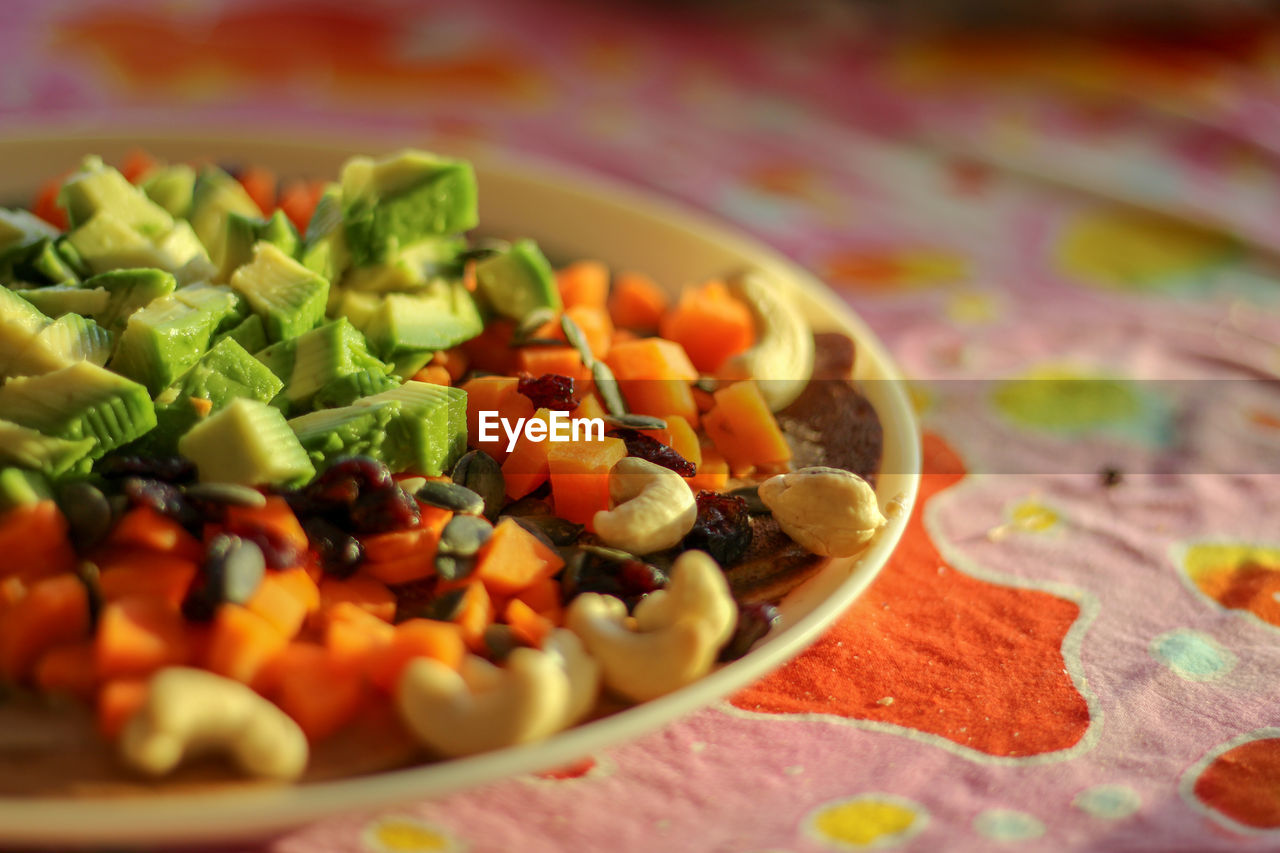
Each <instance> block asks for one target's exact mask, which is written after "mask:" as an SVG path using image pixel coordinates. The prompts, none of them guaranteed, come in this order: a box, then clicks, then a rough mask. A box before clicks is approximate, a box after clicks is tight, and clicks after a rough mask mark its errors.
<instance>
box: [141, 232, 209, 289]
mask: <svg viewBox="0 0 1280 853" xmlns="http://www.w3.org/2000/svg"><path fill="white" fill-rule="evenodd" d="M156 254H157V257H159V258H160V264H161V266H162V268H163V269H167V270H171V271H172V272H173V275H174V277H175V278H177V280H178V285H179V286H181V285H184V284H191V283H192V282H197V281H209V280H211V279H213V277H214V276H215V275H217V272H218V268H217V267H215V266H214V265H213V262H212V261H210V260H209V255H208V253H207V252H206V251H205V248H204V244H203V243H201V242H200V239H199V238H198V237H196V232H195V230H194V229H192V227H191V223H190V222H186V221H185V220H184V221H180V222H178V224H177V225H174V226H173V230H172V231H170V232H169V233H168V234H166V235H165V236H164V237H163V238H162V239H161V240H160V241H159V242H157V243H156Z"/></svg>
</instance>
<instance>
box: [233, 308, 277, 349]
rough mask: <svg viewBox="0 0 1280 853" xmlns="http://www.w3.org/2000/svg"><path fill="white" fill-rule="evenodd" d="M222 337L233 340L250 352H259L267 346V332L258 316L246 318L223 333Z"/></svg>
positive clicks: (251, 315) (252, 315)
mask: <svg viewBox="0 0 1280 853" xmlns="http://www.w3.org/2000/svg"><path fill="white" fill-rule="evenodd" d="M222 337H225V338H231V339H232V340H234V341H235V342H236V343H238V344H240V346H242V347H244V348H245V349H246V350H248V351H249V352H257V351H258V350H260V349H263V348H264V347H265V346H266V345H267V330H266V328H265V327H264V326H263V325H262V318H261V317H259V316H258V315H257V314H250V315H249V316H248V317H245V318H244V319H243V320H241V321H240V323H239V324H238V325H236V326H234V327H233V328H231V329H228V330H227V331H225V332H223V333H222Z"/></svg>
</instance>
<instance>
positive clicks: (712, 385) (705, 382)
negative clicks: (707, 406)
mask: <svg viewBox="0 0 1280 853" xmlns="http://www.w3.org/2000/svg"><path fill="white" fill-rule="evenodd" d="M718 385H719V383H718V382H716V379H715V377H714V376H699V377H698V378H697V380H695V381H694V383H693V387H694V388H697V389H698V390H699V391H706V392H707V393H708V394H710V393H712V392H714V391H715V390H716V388H717V387H718Z"/></svg>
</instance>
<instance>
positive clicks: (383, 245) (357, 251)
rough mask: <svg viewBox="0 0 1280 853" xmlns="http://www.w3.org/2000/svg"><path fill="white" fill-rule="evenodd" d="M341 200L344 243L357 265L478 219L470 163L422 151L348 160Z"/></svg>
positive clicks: (465, 227)
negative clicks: (376, 158) (378, 157)
mask: <svg viewBox="0 0 1280 853" xmlns="http://www.w3.org/2000/svg"><path fill="white" fill-rule="evenodd" d="M342 201H343V221H344V223H345V227H346V236H347V246H348V248H349V250H350V252H351V260H352V264H353V265H354V266H357V267H360V266H368V265H370V264H375V263H380V262H382V261H385V260H387V259H388V258H390V257H392V256H394V255H395V254H396V253H397V252H398V251H399V250H400V249H401V248H403V247H405V246H409V245H411V244H413V243H416V242H418V241H419V240H421V239H422V238H424V237H430V236H441V235H445V234H457V233H459V232H461V231H467V230H469V229H471V228H474V227H476V224H477V222H478V221H479V214H478V210H477V206H476V177H475V172H474V170H473V169H472V168H471V164H470V163H467V162H465V161H463V160H454V159H451V158H448V157H440V156H438V155H435V154H428V153H426V152H424V151H409V150H406V151H401V152H399V153H397V154H394V155H392V156H391V157H388V158H386V159H384V160H378V161H374V160H372V159H370V158H368V157H353V158H352V159H350V160H348V161H347V163H346V165H344V166H343V168H342Z"/></svg>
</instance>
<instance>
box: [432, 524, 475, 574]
mask: <svg viewBox="0 0 1280 853" xmlns="http://www.w3.org/2000/svg"><path fill="white" fill-rule="evenodd" d="M462 517H463V518H467V516H462ZM435 569H436V574H437V575H439V576H440V579H441V580H445V581H457V580H462V579H463V578H465V577H469V576H470V575H471V573H472V572H474V571H475V569H476V558H475V555H474V554H468V555H463V554H446V553H445V552H443V551H438V552H437V553H436V558H435Z"/></svg>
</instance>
